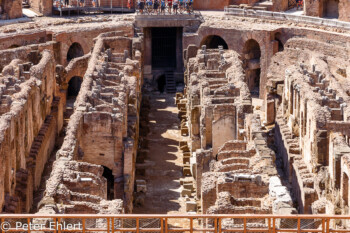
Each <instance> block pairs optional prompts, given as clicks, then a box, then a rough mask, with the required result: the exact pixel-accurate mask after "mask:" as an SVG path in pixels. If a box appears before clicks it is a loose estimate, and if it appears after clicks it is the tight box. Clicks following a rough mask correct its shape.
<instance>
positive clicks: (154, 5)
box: [153, 0, 159, 14]
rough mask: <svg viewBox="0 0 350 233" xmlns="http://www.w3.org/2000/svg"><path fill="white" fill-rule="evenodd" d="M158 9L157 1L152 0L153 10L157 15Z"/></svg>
mask: <svg viewBox="0 0 350 233" xmlns="http://www.w3.org/2000/svg"><path fill="white" fill-rule="evenodd" d="M158 8H159V2H158V0H154V1H153V10H154V12H155V13H157V14H158Z"/></svg>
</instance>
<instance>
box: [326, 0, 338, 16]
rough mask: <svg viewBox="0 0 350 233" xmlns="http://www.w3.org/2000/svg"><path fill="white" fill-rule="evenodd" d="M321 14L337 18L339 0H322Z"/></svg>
mask: <svg viewBox="0 0 350 233" xmlns="http://www.w3.org/2000/svg"><path fill="white" fill-rule="evenodd" d="M323 16H324V17H327V18H335V19H338V18H339V0H324V1H323Z"/></svg>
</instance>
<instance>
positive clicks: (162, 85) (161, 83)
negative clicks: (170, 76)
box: [157, 74, 166, 93]
mask: <svg viewBox="0 0 350 233" xmlns="http://www.w3.org/2000/svg"><path fill="white" fill-rule="evenodd" d="M157 84H158V91H159V92H160V93H163V92H164V91H165V85H166V77H165V75H164V74H163V75H161V76H160V77H159V78H158V80H157Z"/></svg>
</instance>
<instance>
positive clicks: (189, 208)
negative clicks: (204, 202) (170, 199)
mask: <svg viewBox="0 0 350 233" xmlns="http://www.w3.org/2000/svg"><path fill="white" fill-rule="evenodd" d="M196 211H197V203H196V202H195V201H186V212H196Z"/></svg>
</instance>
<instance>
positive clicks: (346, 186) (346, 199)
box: [343, 173, 349, 206]
mask: <svg viewBox="0 0 350 233" xmlns="http://www.w3.org/2000/svg"><path fill="white" fill-rule="evenodd" d="M343 200H344V205H345V206H349V177H348V175H347V174H346V173H343Z"/></svg>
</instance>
